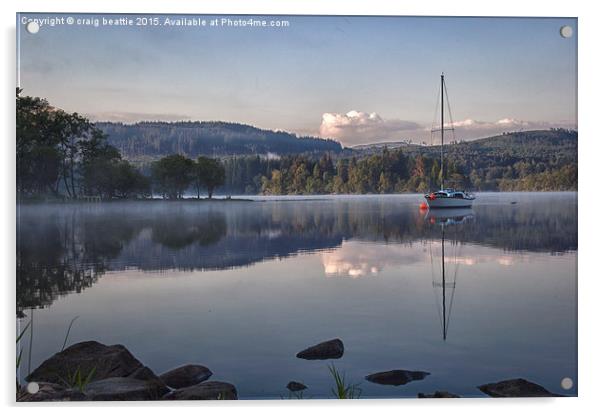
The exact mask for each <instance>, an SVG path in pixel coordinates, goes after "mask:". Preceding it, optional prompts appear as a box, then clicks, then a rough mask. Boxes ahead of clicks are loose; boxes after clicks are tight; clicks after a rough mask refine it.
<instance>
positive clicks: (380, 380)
mask: <svg viewBox="0 0 602 415" xmlns="http://www.w3.org/2000/svg"><path fill="white" fill-rule="evenodd" d="M344 352H345V347H344V345H343V342H342V341H341V340H340V339H333V340H328V341H325V342H322V343H319V344H316V345H314V346H311V347H308V348H307V349H304V350H302V351H300V352H299V353H297V357H298V358H300V359H306V360H325V359H340V358H341V357H343V353H344ZM428 375H430V373H429V372H422V371H416V370H405V369H396V370H389V371H386V372H377V373H373V374H371V375H368V376H366V377H365V379H366V380H367V381H369V382H372V383H376V384H379V385H391V386H401V385H405V384H407V383H409V382H413V381H417V380H423V379H424V378H426V377H427V376H428ZM286 388H287V389H288V390H289V391H291V392H299V391H302V390H305V389H307V386H305V385H304V384H302V383H300V382H296V381H291V382H289V383H288V385H286ZM478 389H479V390H480V391H481V392H483V393H484V394H486V395H489V396H491V397H495V398H500V397H504V398H520V397H557V396H562V395H557V394H554V393H552V392H550V391H548V390H547V389H545V388H544V387H542V386H540V385H538V384H536V383H533V382H529V381H528V380H525V379H521V378H519V379H509V380H503V381H500V382H496V383H488V384H486V385H481V386H478ZM417 396H418V398H426V399H432V398H460V396H459V395H456V394H454V393H450V392H448V391H435V392H434V393H431V394H427V393H419V394H418V395H417Z"/></svg>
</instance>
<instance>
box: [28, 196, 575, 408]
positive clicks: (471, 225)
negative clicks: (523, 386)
mask: <svg viewBox="0 0 602 415" xmlns="http://www.w3.org/2000/svg"><path fill="white" fill-rule="evenodd" d="M255 199H256V200H255V201H246V202H245V201H240V202H235V201H230V202H217V201H216V202H213V203H208V202H202V203H197V202H191V201H184V202H159V201H157V202H124V203H107V204H82V205H76V204H73V205H30V206H20V207H19V211H18V213H19V221H18V256H17V308H18V310H17V311H18V313H21V312H23V313H24V314H25V315H26V316H25V317H23V318H21V319H20V322H21V324H26V322H28V321H30V320H31V318H32V317H33V327H34V330H33V339H32V342H31V344H32V347H31V356H30V353H29V352H30V350H29V344H30V339H29V338H28V336H25V338H24V340H23V345H24V347H25V351H24V358H23V362H24V363H23V364H22V367H21V375H22V376H25V375H26V374H27V371H28V367H31V369H33V368H35V367H37V365H39V364H40V363H41V362H42V361H43V360H44V359H46V358H47V357H49V356H50V355H52V354H53V353H55V352H57V351H58V350H60V348H61V346H62V343H63V339H64V336H65V331H66V329H67V326H68V324H69V322H70V321H71V319H72V318H74V317H75V316H79V318H78V320H77V321H76V322H75V323H74V326H73V329H72V331H71V335H70V338H69V342H70V343H74V342H77V341H83V340H90V339H94V340H98V341H100V342H103V343H106V344H116V343H120V344H124V345H126V346H127V347H128V349H130V351H132V353H133V354H134V355H135V356H136V357H137V358H139V359H140V360H141V361H142V362H143V363H144V364H146V365H147V366H149V367H150V368H151V369H153V370H154V371H155V372H156V373H162V372H164V371H166V370H168V369H171V368H173V367H176V366H179V365H182V364H185V363H200V364H203V365H206V366H208V367H209V368H210V369H211V370H212V371H213V373H214V375H213V377H212V379H214V380H225V381H229V382H232V383H233V384H235V385H236V386H237V389H238V392H239V397H240V398H280V397H281V396H287V395H288V391H287V390H286V389H285V386H286V384H287V383H288V382H289V381H290V380H297V381H301V382H303V383H305V384H306V385H307V386H308V387H309V389H308V390H307V391H305V394H304V396H305V397H316V398H320V397H329V396H330V388H331V387H332V380H331V377H330V375H329V373H328V369H327V365H328V364H329V363H331V362H334V363H335V365H336V366H337V368H338V369H340V370H342V371H344V372H345V373H346V377H347V379H348V380H349V381H352V382H361V384H360V388H361V389H362V397H413V396H416V394H417V393H418V392H426V393H432V392H434V391H435V390H447V391H450V392H453V393H456V394H459V395H462V396H485V395H483V394H482V393H481V392H480V391H479V390H478V389H476V386H477V385H481V384H483V383H488V382H495V381H499V380H502V379H508V378H515V377H523V378H526V379H529V380H531V381H533V382H536V383H539V384H540V385H542V386H544V387H546V388H547V389H548V390H550V391H552V392H556V393H562V394H566V395H575V394H576V393H577V386H576V385H577V382H576V379H577V293H576V285H577V276H576V259H577V258H576V256H577V195H576V193H508V194H481V195H479V197H478V199H477V203H475V206H474V208H473V209H472V210H468V211H466V210H462V211H456V210H454V211H449V212H444V213H437V214H435V215H433V214H432V213H429V214H426V213H425V212H420V211H419V209H418V204H419V202H420V197H419V196H416V195H400V196H357V197H353V196H338V197H337V196H326V197H314V198H304V197H299V198H255ZM442 271H444V272H445V282H444V281H443V272H442ZM335 337H338V338H340V339H342V340H343V342H344V344H345V353H344V356H343V357H342V358H341V359H338V360H334V361H305V360H301V359H297V358H296V357H295V354H296V353H297V352H298V351H300V350H302V349H304V348H305V347H307V346H310V345H312V344H315V343H318V342H320V341H324V340H328V339H332V338H335ZM392 369H408V370H423V371H427V372H430V373H431V375H430V376H428V377H427V378H426V379H424V380H421V381H416V382H412V383H409V384H407V385H404V386H399V387H395V386H382V385H376V384H373V383H370V382H368V381H366V380H364V377H365V376H366V375H368V374H370V373H374V372H378V371H385V370H392ZM564 377H571V378H572V379H573V380H574V381H575V386H574V387H573V389H571V390H569V391H565V390H563V389H562V388H561V387H560V382H561V380H562V379H563V378H564Z"/></svg>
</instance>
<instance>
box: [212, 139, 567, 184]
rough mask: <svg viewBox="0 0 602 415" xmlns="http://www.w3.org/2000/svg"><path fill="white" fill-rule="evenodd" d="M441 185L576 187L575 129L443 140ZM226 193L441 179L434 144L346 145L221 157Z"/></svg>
mask: <svg viewBox="0 0 602 415" xmlns="http://www.w3.org/2000/svg"><path fill="white" fill-rule="evenodd" d="M444 151H445V166H444V176H445V184H446V186H453V187H457V188H461V189H471V190H474V191H479V190H480V191H484V190H493V191H495V190H501V191H510V190H520V191H523V190H525V191H526V190H536V191H544V190H576V189H577V132H576V131H568V130H560V129H556V130H545V131H544V130H542V131H527V132H516V133H508V134H504V135H500V136H496V137H491V138H485V139H481V140H475V141H470V142H463V143H454V144H451V145H446V146H445V147H444ZM224 166H225V168H226V184H225V187H224V190H225V191H226V192H231V193H251V194H254V193H268V194H315V193H390V192H395V193H397V192H425V191H428V190H430V189H436V188H438V187H439V183H440V174H441V167H440V148H439V147H438V146H418V145H407V144H406V145H402V146H397V148H395V149H393V150H391V149H389V148H388V147H382V146H374V147H370V146H363V147H362V148H361V149H359V150H357V149H356V150H351V149H345V151H344V152H342V153H338V154H324V155H322V156H320V157H312V156H307V155H295V156H287V157H282V158H280V159H277V160H267V159H264V158H260V157H231V158H228V159H226V160H224Z"/></svg>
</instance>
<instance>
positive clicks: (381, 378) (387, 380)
mask: <svg viewBox="0 0 602 415" xmlns="http://www.w3.org/2000/svg"><path fill="white" fill-rule="evenodd" d="M428 375H430V373H428V372H420V371H413V370H389V371H388V372H378V373H373V374H371V375H368V376H366V380H367V381H370V382H373V383H378V384H379V385H393V386H400V385H405V384H406V383H409V382H412V381H414V380H422V379H424V378H425V377H427V376H428Z"/></svg>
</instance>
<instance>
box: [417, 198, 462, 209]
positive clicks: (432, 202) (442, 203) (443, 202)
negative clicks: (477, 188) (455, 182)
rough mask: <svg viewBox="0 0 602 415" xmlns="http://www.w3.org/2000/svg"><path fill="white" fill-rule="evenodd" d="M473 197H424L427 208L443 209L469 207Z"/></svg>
mask: <svg viewBox="0 0 602 415" xmlns="http://www.w3.org/2000/svg"><path fill="white" fill-rule="evenodd" d="M473 201H474V199H460V198H454V197H442V198H436V199H429V198H426V204H427V205H428V207H429V209H445V208H469V207H472V202H473Z"/></svg>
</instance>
